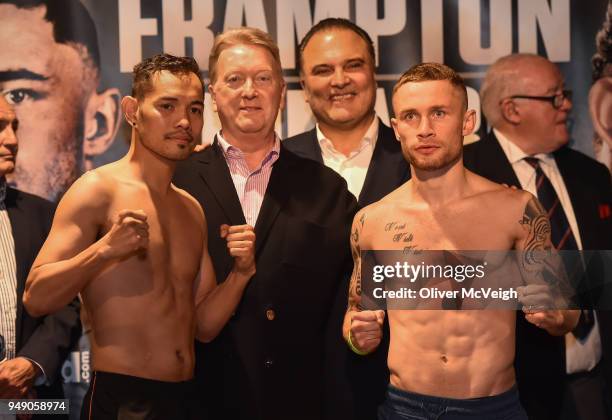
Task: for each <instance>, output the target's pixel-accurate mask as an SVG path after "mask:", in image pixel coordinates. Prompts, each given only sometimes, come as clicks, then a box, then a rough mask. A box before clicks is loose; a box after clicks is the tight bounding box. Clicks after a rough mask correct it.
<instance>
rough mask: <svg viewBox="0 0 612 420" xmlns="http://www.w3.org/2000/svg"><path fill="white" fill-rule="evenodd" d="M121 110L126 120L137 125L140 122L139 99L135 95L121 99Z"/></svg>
mask: <svg viewBox="0 0 612 420" xmlns="http://www.w3.org/2000/svg"><path fill="white" fill-rule="evenodd" d="M121 111H122V112H123V118H125V121H126V122H127V123H128V124H129V125H131V126H132V127H135V126H136V124H137V122H138V115H137V114H138V99H136V98H134V97H133V96H124V97H123V99H122V100H121Z"/></svg>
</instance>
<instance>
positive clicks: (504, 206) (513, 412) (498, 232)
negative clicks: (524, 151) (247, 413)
mask: <svg viewBox="0 0 612 420" xmlns="http://www.w3.org/2000/svg"><path fill="white" fill-rule="evenodd" d="M393 110H394V113H395V118H393V119H392V124H393V129H394V130H395V133H396V137H397V138H398V139H399V141H400V142H401V145H402V151H403V154H404V156H405V158H406V159H407V160H408V161H409V162H410V163H411V165H412V168H413V178H412V179H411V180H410V181H408V182H406V183H405V184H404V185H402V186H401V187H400V188H398V189H397V190H395V191H393V192H392V193H390V194H389V195H388V196H386V197H384V198H383V199H382V200H381V201H379V202H377V203H374V204H372V205H370V206H368V207H366V208H364V209H362V210H361V211H360V212H359V213H357V215H356V216H355V219H354V223H353V228H352V235H351V246H352V249H353V258H354V263H355V268H354V272H353V277H352V279H351V285H350V290H349V307H348V310H347V314H346V317H345V322H344V328H343V334H344V337H345V339H346V340H347V342H349V344H350V345H352V346H353V347H354V349H355V350H356V351H357V352H360V353H369V352H371V351H373V350H374V349H375V348H376V347H377V346H378V344H379V343H380V338H381V325H382V321H383V319H384V316H385V312H384V311H366V310H363V311H362V310H361V307H360V300H361V273H360V271H361V256H360V251H361V250H377V249H378V250H404V249H405V248H406V247H407V246H408V247H409V248H410V249H419V250H500V251H503V250H510V249H516V250H524V251H528V250H545V249H547V248H549V247H550V246H551V245H550V225H549V222H548V219H547V218H546V213H545V212H544V211H543V210H542V207H541V205H540V204H539V202H538V201H537V200H536V199H535V198H534V197H533V196H532V195H531V194H529V193H527V192H524V191H518V190H513V189H509V188H505V187H503V186H501V185H499V184H495V183H492V182H490V181H488V180H486V179H484V178H481V177H479V176H477V175H475V174H473V173H471V172H469V171H467V170H466V169H465V168H464V167H463V161H462V143H463V136H465V135H467V134H469V133H471V132H472V130H473V128H474V124H475V112H474V111H473V110H467V95H466V90H465V85H464V83H463V80H462V79H461V77H460V76H458V75H457V74H456V73H455V72H454V71H453V70H452V69H450V68H448V67H446V66H444V65H441V64H433V63H425V64H420V65H417V66H414V67H412V68H411V69H410V70H408V71H407V72H406V73H404V75H402V77H401V78H400V80H399V81H398V83H397V84H396V86H395V88H394V91H393ZM392 222H395V223H396V225H398V226H399V225H405V235H403V237H404V238H411V241H410V243H406V242H396V241H394V240H393V238H394V236H396V235H397V232H387V231H386V230H385V226H386V225H387V224H389V223H392ZM577 315H578V314H577V312H576V311H563V310H539V311H531V312H530V313H529V314H528V315H527V318H528V320H529V321H530V322H532V323H534V324H536V325H538V326H539V327H540V328H543V329H545V330H547V331H548V332H549V333H550V334H555V335H560V334H564V333H565V332H567V331H569V330H571V329H572V328H573V327H574V325H575V324H576V322H577ZM388 316H389V325H390V331H391V343H390V347H389V355H388V365H389V370H390V373H391V376H390V386H389V390H388V392H387V398H386V401H385V403H384V404H383V405H382V406H381V407H380V410H379V418H380V419H385V420H387V419H389V420H393V419H404V418H411V419H412V418H414V419H430V418H438V417H437V416H440V417H439V418H441V419H453V418H462V419H463V418H482V419H491V418H504V419H526V416H525V413H524V411H523V409H522V407H521V406H520V403H519V399H518V394H517V391H516V388H515V378H514V370H513V359H514V339H515V331H514V328H515V317H516V311H509V310H497V311H493V310H491V311H467V310H465V311H454V310H445V311H442V310H440V311H435V310H414V311H405V310H404V311H401V310H389V311H388ZM406 416H408V417H406Z"/></svg>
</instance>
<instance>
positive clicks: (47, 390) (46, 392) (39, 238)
mask: <svg viewBox="0 0 612 420" xmlns="http://www.w3.org/2000/svg"><path fill="white" fill-rule="evenodd" d="M5 204H6V208H7V212H8V216H9V220H10V222H11V229H12V233H13V240H14V241H15V261H16V265H17V320H16V329H15V331H16V335H17V337H16V345H17V353H16V355H17V356H18V357H27V358H28V359H32V360H34V361H36V362H37V363H38V364H39V365H40V366H42V368H43V369H44V371H45V374H46V375H47V379H48V381H49V383H50V386H45V385H43V386H39V387H37V388H36V392H37V395H38V398H63V395H64V394H63V391H62V381H61V380H60V377H59V371H60V368H61V365H62V363H63V361H64V359H65V358H66V356H67V354H68V350H69V348H70V347H71V344H73V343H75V342H76V340H77V339H78V336H79V335H80V323H79V307H78V303H77V302H76V301H75V302H73V304H71V305H69V306H67V307H65V308H63V309H62V310H60V311H58V312H57V313H55V314H53V315H48V316H43V317H38V318H33V317H31V316H30V315H29V314H28V313H27V311H26V310H25V308H24V307H23V300H22V298H23V291H24V288H25V282H26V279H27V277H28V273H29V272H30V268H31V266H32V264H33V263H34V259H35V258H36V256H37V255H38V251H39V250H40V248H41V247H42V245H43V243H44V241H45V239H46V238H47V235H48V233H49V229H50V228H51V221H52V218H53V211H54V207H53V204H51V203H50V202H48V201H46V200H43V199H42V198H40V197H37V196H34V195H31V194H27V193H24V192H22V191H18V190H15V189H12V188H7V194H6V199H5Z"/></svg>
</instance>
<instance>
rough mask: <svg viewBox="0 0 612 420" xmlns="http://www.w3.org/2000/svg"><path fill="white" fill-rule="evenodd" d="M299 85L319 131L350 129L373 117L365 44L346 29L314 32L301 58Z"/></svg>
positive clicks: (372, 83) (371, 67)
mask: <svg viewBox="0 0 612 420" xmlns="http://www.w3.org/2000/svg"><path fill="white" fill-rule="evenodd" d="M302 63H303V65H302V69H301V76H300V78H301V82H302V87H303V88H304V95H305V97H306V101H307V102H308V104H309V105H310V108H311V109H312V113H313V114H314V116H315V118H316V120H317V122H318V123H319V125H320V126H321V128H323V129H325V126H331V127H336V128H345V129H352V128H354V127H357V126H359V124H365V123H369V122H370V121H371V118H372V117H373V116H374V104H375V102H376V79H375V74H374V63H373V62H372V57H371V56H370V54H369V53H368V47H367V45H366V42H365V41H364V40H363V39H362V38H361V37H360V36H359V35H357V34H356V33H354V32H353V31H350V30H347V29H333V30H330V31H322V32H319V33H316V34H315V35H314V36H313V37H312V38H311V39H310V41H309V42H308V44H306V48H304V53H303V55H302Z"/></svg>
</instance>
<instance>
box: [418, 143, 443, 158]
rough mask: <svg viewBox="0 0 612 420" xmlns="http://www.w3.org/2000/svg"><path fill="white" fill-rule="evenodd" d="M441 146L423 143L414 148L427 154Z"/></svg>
mask: <svg viewBox="0 0 612 420" xmlns="http://www.w3.org/2000/svg"><path fill="white" fill-rule="evenodd" d="M439 148H440V146H437V145H435V144H423V145H420V146H417V147H415V148H414V150H416V151H417V152H419V153H422V154H425V155H430V154H432V153H434V152H435V151H436V150H438V149H439Z"/></svg>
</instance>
